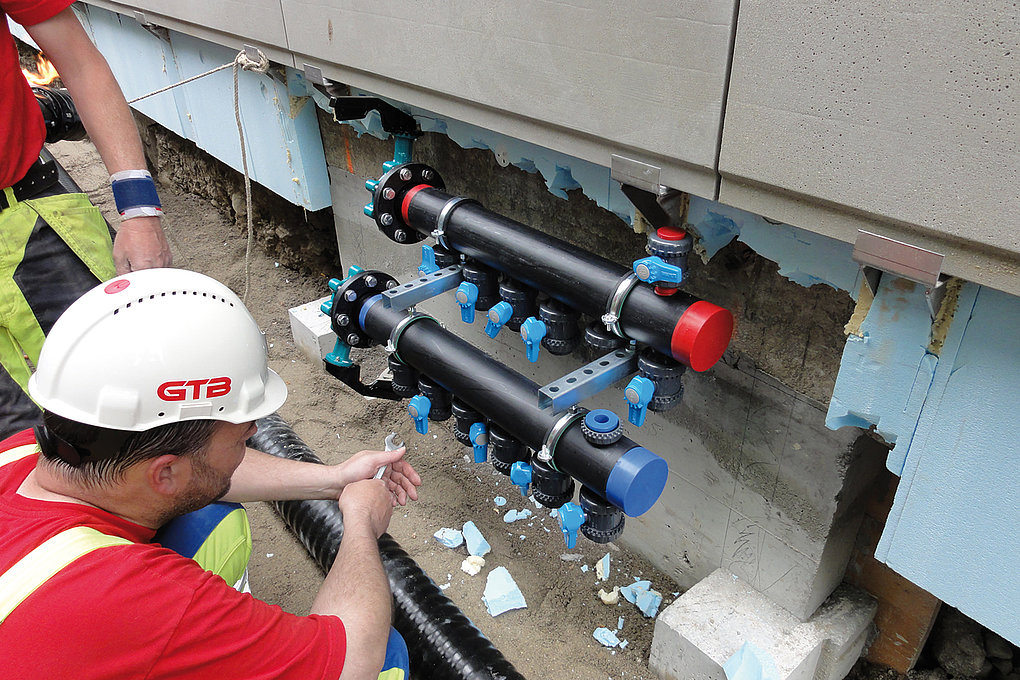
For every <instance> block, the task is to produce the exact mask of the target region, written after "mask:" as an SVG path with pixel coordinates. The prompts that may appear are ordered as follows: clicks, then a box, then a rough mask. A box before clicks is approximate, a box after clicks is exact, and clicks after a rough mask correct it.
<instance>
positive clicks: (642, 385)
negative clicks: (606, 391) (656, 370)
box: [623, 375, 655, 427]
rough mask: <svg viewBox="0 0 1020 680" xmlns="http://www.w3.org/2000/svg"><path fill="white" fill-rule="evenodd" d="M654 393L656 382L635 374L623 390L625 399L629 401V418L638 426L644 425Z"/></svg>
mask: <svg viewBox="0 0 1020 680" xmlns="http://www.w3.org/2000/svg"><path fill="white" fill-rule="evenodd" d="M654 394H655V383H653V382H652V381H651V380H649V379H648V378H644V377H642V376H640V375H636V376H634V377H633V378H632V379H631V381H630V382H629V383H627V387H626V388H625V389H624V390H623V400H624V401H625V402H627V420H629V421H630V422H632V423H634V424H635V425H637V426H638V427H641V426H642V425H644V424H645V412H646V410H647V408H648V404H649V402H651V401H652V395H654Z"/></svg>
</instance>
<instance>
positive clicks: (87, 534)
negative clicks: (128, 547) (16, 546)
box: [0, 444, 131, 624]
mask: <svg viewBox="0 0 1020 680" xmlns="http://www.w3.org/2000/svg"><path fill="white" fill-rule="evenodd" d="M38 452H39V446H38V445H36V444H26V445H24V446H18V447H16V448H13V449H11V450H10V451H5V452H3V453H0V467H3V466H4V465H8V464H9V463H13V462H14V461H16V460H20V459H22V458H24V457H25V456H30V455H32V454H34V453H38ZM128 543H131V541H129V540H127V539H126V538H121V537H119V536H108V535H106V534H104V533H102V532H100V531H96V530H95V529H92V528H89V527H73V528H71V529H67V530H65V531H61V532H60V533H59V534H57V535H56V536H53V537H51V538H49V539H47V540H45V541H43V542H42V544H40V545H39V546H37V547H36V548H35V549H33V550H32V552H30V553H28V554H27V555H25V556H24V557H22V558H21V559H20V560H18V561H17V562H15V563H14V564H13V565H11V567H10V568H9V569H7V571H5V572H3V573H2V574H0V624H2V623H3V622H4V620H5V619H6V618H7V616H8V615H9V614H10V613H11V612H12V611H14V610H15V608H17V606H18V605H19V604H21V603H22V602H24V601H25V600H26V599H27V598H28V596H29V595H31V594H32V593H34V592H35V591H36V590H37V589H38V588H39V587H40V586H41V585H43V584H44V583H46V581H48V580H50V578H51V577H52V576H54V575H55V574H57V573H58V572H59V571H60V570H61V569H63V568H64V567H66V566H67V565H69V564H71V562H74V561H75V560H77V559H78V558H79V557H82V556H84V555H87V554H89V553H90V552H92V551H93V550H97V549H99V548H107V547H110V546H114V545H124V544H128Z"/></svg>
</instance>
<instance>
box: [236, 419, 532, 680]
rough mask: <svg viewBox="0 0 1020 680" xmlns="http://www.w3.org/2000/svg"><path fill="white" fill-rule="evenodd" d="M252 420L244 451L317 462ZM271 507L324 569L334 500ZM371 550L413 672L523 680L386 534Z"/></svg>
mask: <svg viewBox="0 0 1020 680" xmlns="http://www.w3.org/2000/svg"><path fill="white" fill-rule="evenodd" d="M257 424H258V431H257V432H256V433H255V435H254V436H252V438H251V439H250V440H249V442H248V444H249V446H251V447H252V448H254V449H258V450H259V451H264V452H266V453H269V454H272V455H274V456H278V457H280V458H289V459H291V460H300V461H305V462H309V463H321V462H322V461H321V460H319V458H318V457H317V456H316V455H315V454H314V453H313V452H312V451H311V449H309V448H308V446H307V445H306V444H305V443H304V442H303V441H301V438H300V437H298V436H297V434H295V433H294V430H292V429H291V427H290V426H289V425H288V424H287V423H286V421H284V420H283V418H281V417H280V416H279V415H277V414H275V413H274V414H273V415H270V416H267V417H265V418H262V419H260V420H259V421H258V423H257ZM273 507H274V508H275V509H276V511H277V512H278V513H280V516H281V517H283V519H284V521H285V522H286V523H287V525H288V527H290V529H291V531H293V532H294V534H295V535H296V536H297V537H298V539H299V540H300V541H301V543H302V544H304V546H305V548H306V549H307V550H308V553H309V554H310V555H311V556H312V558H313V559H314V560H315V561H316V562H317V563H318V564H319V567H320V568H321V569H322V570H323V572H326V571H329V568H330V567H331V566H332V565H333V561H334V560H335V559H336V553H337V550H338V549H339V547H340V541H341V540H342V539H343V535H344V523H343V515H342V514H341V513H340V509H339V507H338V506H337V504H336V502H335V501H277V502H275V503H273ZM379 554H380V556H381V557H382V563H383V567H384V568H385V569H386V576H387V578H388V579H389V582H390V590H391V591H392V593H393V599H394V604H395V612H396V617H395V620H394V624H393V625H394V627H395V628H396V629H397V630H398V631H399V632H400V634H401V635H402V636H404V640H405V641H407V647H408V651H409V652H410V656H411V671H412V676H413V677H416V678H436V679H439V678H442V679H443V680H447V678H452V679H454V680H524V676H523V675H521V674H520V673H518V672H517V670H516V669H515V668H514V667H513V665H512V664H511V663H510V662H509V661H507V660H506V657H504V656H503V654H502V653H501V652H500V651H499V650H498V649H496V648H495V647H494V646H493V644H492V643H491V642H490V641H489V640H488V638H486V637H485V636H484V635H482V633H481V631H479V630H478V628H477V627H476V626H475V625H474V624H473V623H471V620H470V619H468V618H467V617H466V616H464V614H463V613H462V612H461V611H460V609H459V608H458V607H457V605H455V604H454V603H453V602H452V601H451V600H450V598H448V597H446V595H444V594H443V591H441V590H440V589H439V588H438V587H437V586H436V584H435V583H433V581H432V579H430V578H429V577H428V575H426V574H425V572H424V571H422V569H421V567H419V566H418V565H417V564H416V563H415V561H414V560H413V559H411V557H410V556H409V555H408V554H407V553H406V552H405V551H404V550H403V549H402V548H401V547H400V545H399V544H397V542H396V541H394V540H393V538H391V537H390V536H389V535H388V534H383V536H382V537H381V538H380V539H379Z"/></svg>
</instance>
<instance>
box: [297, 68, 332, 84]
mask: <svg viewBox="0 0 1020 680" xmlns="http://www.w3.org/2000/svg"><path fill="white" fill-rule="evenodd" d="M303 70H304V72H305V80H307V81H308V82H310V83H311V84H312V85H329V81H327V80H326V77H325V76H323V75H322V69H321V68H319V67H318V66H312V65H311V64H305V65H304V69H303Z"/></svg>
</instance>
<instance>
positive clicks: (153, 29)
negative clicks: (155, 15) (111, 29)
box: [135, 10, 170, 42]
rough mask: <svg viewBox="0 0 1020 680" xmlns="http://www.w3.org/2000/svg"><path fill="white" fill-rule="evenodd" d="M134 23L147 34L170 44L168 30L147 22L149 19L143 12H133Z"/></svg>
mask: <svg viewBox="0 0 1020 680" xmlns="http://www.w3.org/2000/svg"><path fill="white" fill-rule="evenodd" d="M135 21H137V22H138V23H139V24H140V25H141V27H142V28H144V29H145V30H146V31H148V32H149V33H151V34H153V35H154V36H156V37H157V38H159V39H160V40H162V41H163V42H170V29H168V28H163V27H162V26H157V25H156V24H154V23H152V22H151V21H149V18H148V17H147V16H145V12H139V11H137V10H136V11H135Z"/></svg>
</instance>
